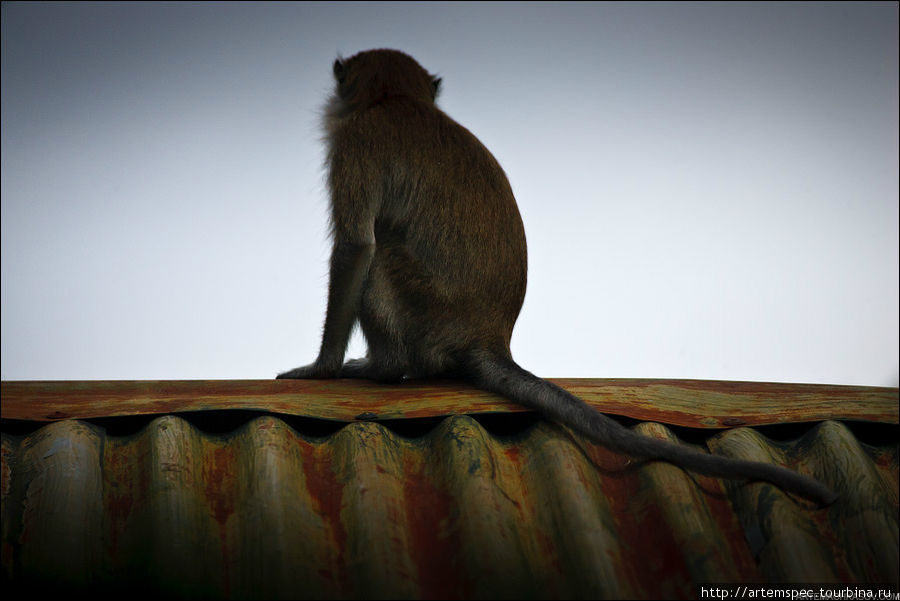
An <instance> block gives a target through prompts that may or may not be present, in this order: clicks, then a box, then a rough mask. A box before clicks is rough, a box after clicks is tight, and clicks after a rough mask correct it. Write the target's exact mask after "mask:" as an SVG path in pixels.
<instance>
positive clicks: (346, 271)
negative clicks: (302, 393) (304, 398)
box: [278, 239, 375, 379]
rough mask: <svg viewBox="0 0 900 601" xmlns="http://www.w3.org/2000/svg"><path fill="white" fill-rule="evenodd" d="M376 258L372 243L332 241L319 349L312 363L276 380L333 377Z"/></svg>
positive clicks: (342, 356) (336, 374)
mask: <svg viewBox="0 0 900 601" xmlns="http://www.w3.org/2000/svg"><path fill="white" fill-rule="evenodd" d="M374 255H375V243H374V241H373V242H362V243H352V242H346V241H341V240H340V239H338V240H336V241H335V244H334V248H333V249H332V251H331V271H330V275H329V283H328V309H327V312H326V314H325V329H324V332H323V333H322V347H321V348H320V349H319V356H318V358H317V359H316V361H315V363H313V364H311V365H306V366H304V367H298V368H296V369H292V370H291V371H288V372H285V373H283V374H279V375H278V377H279V378H292V379H300V378H336V377H337V376H338V374H339V373H340V371H341V364H342V363H343V362H344V353H345V352H346V350H347V342H348V341H349V339H350V330H351V329H352V328H353V323H354V322H355V321H356V317H357V312H358V311H359V302H360V297H361V296H362V287H363V283H364V282H365V279H366V274H367V273H368V271H369V265H370V264H371V263H372V257H373V256H374Z"/></svg>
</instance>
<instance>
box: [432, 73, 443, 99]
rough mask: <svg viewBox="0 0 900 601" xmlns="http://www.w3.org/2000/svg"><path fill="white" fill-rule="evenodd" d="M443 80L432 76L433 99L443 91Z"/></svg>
mask: <svg viewBox="0 0 900 601" xmlns="http://www.w3.org/2000/svg"><path fill="white" fill-rule="evenodd" d="M442 81H443V80H442V79H441V78H440V77H432V78H431V99H432V100H435V99H437V97H438V94H440V93H441V82H442Z"/></svg>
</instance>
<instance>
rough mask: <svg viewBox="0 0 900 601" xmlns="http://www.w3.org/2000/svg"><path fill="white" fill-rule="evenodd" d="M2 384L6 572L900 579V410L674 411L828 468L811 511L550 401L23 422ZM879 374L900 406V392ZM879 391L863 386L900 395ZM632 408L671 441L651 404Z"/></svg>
mask: <svg viewBox="0 0 900 601" xmlns="http://www.w3.org/2000/svg"><path fill="white" fill-rule="evenodd" d="M720 384H724V383H720ZM7 385H8V383H4V388H3V417H4V418H7V419H5V421H4V424H6V425H7V426H9V425H12V426H14V427H7V428H5V429H4V433H3V437H2V501H3V509H2V528H3V532H2V556H3V557H2V571H3V579H4V585H5V586H10V585H12V586H23V587H39V588H40V587H43V585H46V584H47V583H52V584H54V585H57V586H59V587H60V589H61V590H64V591H66V592H67V593H71V592H73V591H82V592H85V591H93V590H97V589H98V588H99V589H100V590H106V591H128V592H129V593H130V594H133V593H134V592H135V591H144V592H152V593H160V594H166V595H171V596H178V597H197V596H199V597H230V598H244V597H250V598H277V597H281V598H284V597H288V598H338V597H390V598H459V597H462V598H473V597H476V598H484V597H488V598H572V597H589V598H609V597H613V598H618V597H633V598H690V597H695V596H696V595H697V591H696V589H695V586H696V585H697V584H698V583H704V582H705V583H710V582H807V583H811V582H842V583H872V582H887V583H894V585H896V583H897V582H898V528H900V526H898V480H900V477H898V438H897V434H898V428H897V426H896V419H895V420H894V422H893V425H891V424H887V425H878V424H873V423H857V424H852V423H843V422H839V421H833V420H829V421H822V422H819V423H815V424H807V425H806V426H796V428H800V429H801V430H802V431H801V430H794V429H791V431H790V432H789V433H788V437H787V439H784V440H782V439H781V438H784V437H783V436H782V435H783V434H784V432H781V431H779V430H777V429H776V430H774V431H773V430H771V428H770V429H768V430H766V429H765V428H748V427H743V428H738V429H734V430H727V431H724V432H720V433H716V434H714V435H713V436H712V437H711V438H709V439H705V436H704V435H702V434H701V433H699V431H698V430H688V429H679V430H677V432H678V433H679V434H681V435H682V436H683V438H684V439H685V440H686V441H689V442H684V443H683V444H695V445H698V446H699V445H701V444H702V443H704V442H705V443H706V445H707V446H708V447H710V448H712V449H713V450H714V451H715V452H717V453H722V454H726V455H732V456H736V457H744V458H752V459H757V460H761V461H768V462H773V461H774V462H778V463H782V464H785V465H789V466H791V467H793V468H795V469H797V470H799V471H801V472H804V473H808V474H811V475H813V476H815V477H817V478H819V479H821V480H822V481H823V482H825V483H826V484H828V485H829V486H831V487H833V488H834V489H836V490H837V491H838V492H839V493H840V494H841V498H840V500H839V501H838V502H837V503H835V504H834V505H833V506H831V507H829V508H826V509H818V508H815V507H813V506H812V505H811V504H809V503H807V502H805V501H803V500H798V499H793V498H791V497H789V496H787V495H785V494H784V493H782V492H781V491H780V490H778V489H777V488H775V487H773V486H771V485H769V484H766V483H752V484H746V485H742V484H740V483H734V482H722V481H719V480H716V479H713V478H708V477H703V476H695V475H691V474H688V473H686V472H684V471H683V470H681V469H679V468H676V467H674V466H672V465H669V464H666V463H662V462H651V463H646V464H635V463H632V462H630V461H629V459H628V458H627V457H624V456H622V455H618V454H615V453H612V452H611V451H608V450H607V449H605V448H603V447H600V446H597V445H594V444H591V443H588V442H586V441H584V440H583V439H582V438H580V437H579V436H577V435H573V434H572V433H570V432H569V431H568V430H566V429H564V428H561V427H559V426H556V425H554V424H551V423H547V422H545V421H543V420H538V419H534V420H532V421H531V423H532V425H531V426H528V427H525V428H524V429H522V428H510V427H508V426H509V423H508V422H510V421H512V420H521V419H522V418H521V416H518V417H517V416H513V415H502V416H496V417H494V418H492V419H484V418H479V419H474V418H472V417H470V416H465V415H456V416H451V417H446V418H434V419H433V420H431V421H429V422H428V423H429V424H432V425H433V427H431V428H430V429H425V430H424V431H421V432H410V431H409V428H408V427H407V426H405V425H400V426H398V427H393V425H392V424H388V425H385V424H382V423H373V422H357V423H350V424H347V425H345V426H343V427H342V426H341V424H335V425H334V427H333V429H332V430H333V431H332V432H330V433H325V434H322V435H316V436H314V435H311V432H313V431H314V430H315V428H310V427H309V424H310V423H313V422H312V420H307V421H296V420H293V419H292V418H288V417H276V416H272V415H262V416H256V417H252V418H250V419H244V420H243V423H241V424H240V425H238V426H237V427H233V425H229V427H228V428H227V430H228V431H226V432H224V433H217V432H212V431H209V430H208V429H207V428H206V425H205V423H204V418H203V416H204V415H206V414H202V413H201V414H184V416H175V415H166V416H162V417H155V418H143V421H144V423H143V425H142V428H141V429H139V430H130V431H127V432H122V431H120V430H119V429H118V427H117V426H116V424H115V423H114V422H112V421H110V420H95V421H93V422H88V421H83V420H62V421H58V422H55V423H50V424H48V425H43V426H40V424H35V426H34V427H31V428H28V427H23V426H22V422H11V421H9V419H8V418H9V413H8V411H7V400H8V399H9V400H14V397H15V395H14V394H11V393H10V389H9V388H8V387H7ZM748 386H749V385H748ZM151 388H152V386H151ZM688 388H689V387H688ZM732 388H733V394H734V395H736V396H737V397H740V396H741V395H742V394H743V395H744V396H746V393H747V390H746V389H744V390H743V391H742V390H741V387H740V386H736V387H734V386H733V387H732ZM881 390H882V391H884V390H889V391H891V393H890V394H892V395H893V398H891V397H890V394H889V395H888V396H887V401H889V402H890V403H891V404H892V405H893V406H894V407H896V400H897V392H896V389H881ZM795 392H797V391H795ZM870 392H872V390H870ZM876 392H877V390H876ZM720 394H722V395H725V396H728V393H727V392H726V393H720ZM873 394H874V393H873ZM826 396H827V395H826ZM875 396H877V395H875ZM119 400H121V399H119ZM732 401H733V399H732ZM887 401H886V400H885V399H881V400H880V401H879V400H875V401H873V400H872V399H871V398H870V399H869V400H868V401H859V402H860V404H865V403H868V404H870V405H872V407H869V408H868V409H867V411H870V412H874V413H876V414H879V413H881V414H884V413H888V414H889V413H890V409H888V407H887V405H886V404H885V403H886V402H887ZM107 402H109V398H106V399H103V398H101V399H100V403H101V404H103V403H107ZM405 402H406V403H407V404H410V403H411V404H413V405H415V404H416V401H415V400H414V399H409V398H407V399H406V401H405ZM14 404H15V403H11V405H14ZM812 404H814V403H813V402H812V401H811V405H812ZM351 405H352V403H351ZM226 406H231V405H226ZM367 406H372V405H371V404H369V405H367ZM35 408H36V407H33V409H35ZM205 408H207V409H208V408H211V407H205ZM258 408H264V407H258ZM359 409H360V407H359V406H351V407H350V411H351V412H353V411H358V410H359ZM359 412H362V411H359ZM380 413H383V412H380ZM357 414H358V413H357ZM435 414H438V415H439V412H438V411H435ZM16 419H21V418H16ZM135 419H139V418H135ZM289 423H290V424H291V425H289ZM292 426H294V427H292ZM636 427H637V429H638V430H640V431H642V432H643V433H645V434H649V435H653V436H659V437H666V438H672V439H674V434H673V431H672V430H671V429H669V428H667V427H665V426H662V425H660V424H657V423H638V424H637V426H636ZM780 428H782V429H783V428H792V427H789V426H781V427H780ZM765 433H768V434H770V435H772V434H777V435H779V439H773V438H767V437H766V436H764V434H765ZM28 590H34V589H33V588H30V589H28Z"/></svg>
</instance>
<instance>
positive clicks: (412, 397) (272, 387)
mask: <svg viewBox="0 0 900 601" xmlns="http://www.w3.org/2000/svg"><path fill="white" fill-rule="evenodd" d="M552 381H553V382H555V383H557V384H558V385H560V386H562V387H563V388H566V389H568V390H569V391H571V392H572V393H573V394H576V395H578V396H579V397H581V398H583V399H584V400H585V401H587V402H588V403H590V404H592V405H593V406H595V407H596V408H597V409H599V410H600V411H603V412H604V413H611V414H615V415H623V416H628V417H633V418H635V419H640V420H648V421H659V422H663V423H668V424H674V425H680V426H687V427H693V428H722V427H734V426H756V425H762V424H775V423H792V422H818V421H823V420H829V419H842V420H861V421H872V422H882V423H897V421H898V412H900V409H898V402H897V389H896V388H877V387H865V386H828V385H817V384H775V383H764V382H721V381H704V380H626V379H618V380H600V379H578V378H570V379H554V380H552ZM0 387H2V388H0V396H2V400H3V402H2V417H3V418H4V419H20V420H37V421H58V420H63V419H89V418H97V417H110V416H124V415H159V414H165V413H175V412H184V411H202V410H208V409H253V410H260V411H268V412H272V413H280V414H284V415H303V416H310V417H316V418H321V419H331V420H339V421H353V420H354V419H356V417H357V416H359V415H362V414H373V415H375V416H377V417H378V418H379V419H399V418H416V417H429V416H439V415H461V414H467V415H473V414H481V413H497V412H502V413H508V412H515V411H525V410H526V409H525V408H524V407H522V406H520V405H516V404H513V403H510V402H508V401H505V400H504V399H503V398H501V397H498V396H496V395H493V394H491V393H487V392H483V391H480V390H476V389H474V388H470V387H468V386H464V385H461V384H459V383H446V382H444V383H435V382H424V381H410V382H405V383H403V384H401V385H394V386H388V385H383V384H378V383H375V382H369V381H363V380H214V381H200V380H194V381H119V382H116V381H113V382H102V381H97V382H94V381H82V382H3V383H2V385H0Z"/></svg>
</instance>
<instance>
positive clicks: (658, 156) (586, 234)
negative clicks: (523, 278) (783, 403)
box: [2, 2, 900, 386]
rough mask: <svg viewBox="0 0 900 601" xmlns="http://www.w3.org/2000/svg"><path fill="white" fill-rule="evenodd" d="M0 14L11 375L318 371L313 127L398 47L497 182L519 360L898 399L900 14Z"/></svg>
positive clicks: (5, 371)
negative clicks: (506, 188)
mask: <svg viewBox="0 0 900 601" xmlns="http://www.w3.org/2000/svg"><path fill="white" fill-rule="evenodd" d="M2 11H3V13H2V28H3V32H2V33H3V37H2V378H3V379H4V380H6V379H181V378H210V379H212V378H223V379H226V378H228V379H230V378H268V377H273V376H274V375H275V374H276V373H278V372H279V371H283V370H285V369H288V368H292V367H295V366H297V365H301V364H305V363H309V362H310V361H312V360H313V359H314V357H315V353H316V351H317V349H318V344H319V335H320V330H321V324H322V319H323V316H324V310H325V286H326V283H327V259H328V242H327V238H326V207H327V205H326V197H325V193H324V187H323V171H322V167H321V163H322V148H321V143H320V135H321V134H320V132H319V128H318V120H319V116H318V115H319V110H320V107H321V105H322V103H323V100H324V99H325V97H326V95H327V94H328V92H329V90H330V87H331V79H330V77H331V63H332V61H333V60H334V58H335V56H336V55H337V54H338V53H343V54H344V55H346V56H349V55H351V54H353V53H355V52H357V51H359V50H364V49H368V48H374V47H391V48H398V49H401V50H404V51H406V52H408V53H410V54H411V55H413V56H414V57H416V58H417V59H418V60H419V61H420V62H421V63H422V64H423V66H425V67H426V68H427V69H429V70H430V71H432V72H436V73H438V74H440V75H441V76H442V77H443V78H444V91H443V93H442V97H441V99H440V100H441V102H440V104H441V106H442V108H443V109H444V110H445V111H446V112H447V113H448V114H449V115H450V116H451V117H453V118H455V119H456V120H457V121H459V122H460V123H462V124H463V125H464V126H466V127H467V128H469V129H470V130H472V131H473V132H474V133H475V134H476V135H477V136H479V138H480V139H481V140H482V141H483V142H484V143H485V145H486V146H487V147H488V148H489V149H490V150H491V151H492V152H493V153H494V155H495V156H496V157H497V159H498V160H499V161H500V163H501V165H503V167H504V169H505V170H506V172H507V174H508V176H509V178H510V181H511V183H512V186H513V190H514V191H515V193H516V196H517V198H518V202H519V206H520V209H521V212H522V216H523V219H524V221H525V228H526V233H527V236H528V242H529V261H530V267H529V290H528V294H527V297H526V301H525V307H524V309H523V312H522V315H521V318H520V319H519V322H518V325H517V327H516V332H515V334H514V336H513V354H514V356H515V357H516V359H517V360H518V362H519V363H521V364H522V365H523V366H524V367H525V368H527V369H529V370H531V371H534V372H535V373H537V374H539V375H542V376H545V377H566V376H568V377H600V378H606V377H644V378H662V377H666V378H704V379H726V380H769V381H785V382H822V383H846V384H867V385H893V386H896V385H897V383H898V329H900V325H898V167H897V165H898V117H897V115H898V59H897V55H898V51H897V47H898V42H897V40H898V37H897V22H898V14H897V3H895V2H884V3H858V2H853V3H847V4H841V3H829V4H818V3H806V2H804V3H797V4H789V3H775V4H765V3H731V2H729V3H725V4H709V3H703V4H680V3H675V2H666V3H662V4H653V3H640V4H630V3H622V4H619V3H601V4H592V3H587V2H577V3H572V4H567V3H555V2H554V3H529V4H517V3H514V2H501V3H459V4H457V3H446V4H445V3H431V2H429V3H422V4H418V3H410V2H402V3H397V4H392V3H387V4H380V3H365V4H352V3H344V2H340V3H321V4H320V3H301V4H285V3H278V4H265V3H259V2H253V3H249V4H242V3H226V4H214V3H203V4H197V5H193V4H183V3H178V4H165V3H156V2H154V3H149V4H145V5H136V4H128V5H116V4H112V3H100V4H95V5H91V4H81V3H78V4H60V5H58V4H17V3H3V7H2ZM363 352H364V346H363V345H362V343H361V340H359V339H357V340H356V341H355V342H354V344H353V348H352V349H351V354H352V355H361V354H362V353H363Z"/></svg>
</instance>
